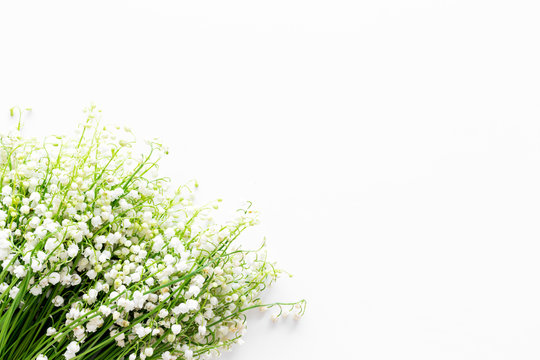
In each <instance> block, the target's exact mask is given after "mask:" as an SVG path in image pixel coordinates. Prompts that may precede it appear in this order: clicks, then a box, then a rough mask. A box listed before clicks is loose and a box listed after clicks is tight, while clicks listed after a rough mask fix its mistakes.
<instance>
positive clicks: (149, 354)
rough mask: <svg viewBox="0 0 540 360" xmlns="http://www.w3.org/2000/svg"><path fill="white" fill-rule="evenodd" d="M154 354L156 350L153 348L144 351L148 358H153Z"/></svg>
mask: <svg viewBox="0 0 540 360" xmlns="http://www.w3.org/2000/svg"><path fill="white" fill-rule="evenodd" d="M153 354H154V349H152V348H151V347H149V348H146V349H144V355H146V356H152V355H153Z"/></svg>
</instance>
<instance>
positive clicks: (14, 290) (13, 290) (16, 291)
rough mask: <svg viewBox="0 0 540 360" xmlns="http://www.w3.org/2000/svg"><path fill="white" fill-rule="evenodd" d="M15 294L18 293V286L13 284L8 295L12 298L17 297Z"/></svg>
mask: <svg viewBox="0 0 540 360" xmlns="http://www.w3.org/2000/svg"><path fill="white" fill-rule="evenodd" d="M17 294H19V288H18V287H16V286H13V287H12V288H11V289H10V290H9V297H10V298H12V299H15V298H16V297H17Z"/></svg>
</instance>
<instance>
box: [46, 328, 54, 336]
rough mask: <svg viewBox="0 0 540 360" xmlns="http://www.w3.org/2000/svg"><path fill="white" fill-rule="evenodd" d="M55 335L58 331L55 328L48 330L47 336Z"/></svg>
mask: <svg viewBox="0 0 540 360" xmlns="http://www.w3.org/2000/svg"><path fill="white" fill-rule="evenodd" d="M54 334H56V329H55V328H53V327H50V328H48V329H47V336H53V335H54Z"/></svg>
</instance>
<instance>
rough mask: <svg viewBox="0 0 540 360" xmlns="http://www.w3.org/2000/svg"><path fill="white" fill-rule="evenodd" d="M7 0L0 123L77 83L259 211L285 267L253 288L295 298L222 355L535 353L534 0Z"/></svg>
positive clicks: (75, 114)
mask: <svg viewBox="0 0 540 360" xmlns="http://www.w3.org/2000/svg"><path fill="white" fill-rule="evenodd" d="M9 3H10V4H8V2H7V1H6V2H2V3H1V5H0V19H1V20H0V114H3V115H1V118H2V121H3V122H2V126H7V124H8V123H9V122H10V120H9V119H8V116H7V114H8V109H9V108H10V107H11V106H13V105H20V106H30V107H32V108H33V112H32V114H31V115H30V116H29V117H27V118H26V120H25V122H26V131H28V133H31V134H41V133H54V132H62V133H70V132H71V131H72V129H73V128H74V126H75V125H74V124H75V123H76V122H77V121H80V120H81V119H82V111H81V110H82V109H83V108H84V107H86V106H87V105H88V104H89V103H90V102H91V101H93V102H95V103H96V104H97V105H98V106H99V107H100V108H101V109H103V113H104V118H105V119H107V120H108V121H111V122H114V123H118V124H121V125H129V126H131V127H133V128H134V129H135V131H137V133H138V134H139V135H141V136H142V137H160V138H162V139H163V141H164V142H166V143H167V144H169V146H170V148H171V152H170V153H171V155H170V156H169V158H168V160H167V163H166V165H165V166H164V167H163V172H164V173H165V174H166V175H170V176H171V177H173V178H175V179H178V180H179V181H184V180H187V179H191V178H197V179H198V180H199V182H200V184H201V190H200V196H201V197H202V198H208V199H212V198H217V197H222V198H224V199H225V202H226V204H231V205H230V206H231V207H234V206H236V205H237V204H238V203H240V201H242V200H252V201H254V203H255V206H256V207H257V208H258V209H259V210H261V212H262V221H263V222H262V225H261V226H260V227H259V229H258V230H257V233H256V234H252V241H253V244H257V243H258V242H259V240H260V236H262V235H260V234H265V235H266V236H267V239H268V244H269V251H270V256H271V257H272V258H273V259H275V260H277V261H278V262H279V264H280V265H281V266H282V267H283V268H285V269H287V270H288V271H290V272H291V273H293V274H294V275H295V277H293V278H292V279H288V278H284V279H283V280H282V281H281V282H279V283H278V284H277V285H276V286H275V287H274V288H273V289H272V290H271V291H270V292H268V293H267V295H266V299H267V300H269V301H271V300H295V299H300V298H306V299H307V300H308V310H307V313H306V316H305V317H304V318H303V319H302V320H301V321H299V322H295V321H294V320H292V319H287V320H284V321H281V322H280V323H278V324H273V323H272V322H271V321H270V314H266V315H264V316H261V315H260V314H259V313H253V314H250V327H249V332H248V335H247V337H246V344H245V345H243V346H242V347H238V348H236V349H235V351H234V352H233V353H231V354H227V355H226V356H225V357H224V358H225V359H227V360H231V359H235V360H252V359H257V360H270V359H366V360H378V359H392V360H394V359H414V360H424V359H426V360H428V359H429V360H433V359H436V360H444V359H460V360H461V359H465V360H469V359H470V360H482V359H489V360H496V359H512V360H514V359H520V360H528V359H538V358H540V260H539V258H540V105H539V104H540V51H539V49H540V47H539V37H540V21H539V20H538V19H539V16H540V5H538V2H537V1H518V0H514V1H496V0H490V1H480V0H466V1H458V0H456V1H451V0H448V1H433V0H432V1H427V0H426V1H420V0H413V1H404V0H394V1H389V0H386V1H385V0H373V1H316V0H309V1H308V0H306V1H296V0H284V1H280V0H273V1H266V2H261V1H255V0H246V1H233V0H220V1H191V2H180V1H146V2H143V1H123V2H120V1H95V0H94V1H88V2H79V1H62V2H60V1H36V2H32V3H29V2H25V1H17V2H15V1H13V2H9ZM11 123H13V121H12V120H11ZM255 235H256V236H255ZM250 241H251V240H250Z"/></svg>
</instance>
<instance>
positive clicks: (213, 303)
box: [0, 108, 305, 360]
mask: <svg viewBox="0 0 540 360" xmlns="http://www.w3.org/2000/svg"><path fill="white" fill-rule="evenodd" d="M140 146H141V145H140V144H139V143H138V142H136V140H135V138H134V136H133V134H132V132H131V130H129V129H127V128H124V129H122V128H118V127H107V126H102V125H100V124H99V121H98V120H97V119H96V111H95V109H94V108H90V109H88V119H87V121H86V123H84V124H81V127H80V129H79V133H78V135H77V136H76V137H60V136H54V137H50V138H46V139H45V140H43V139H41V140H38V139H35V138H25V137H23V136H21V134H20V132H19V131H15V132H12V133H9V134H3V135H0V307H1V309H2V311H1V316H0V358H1V359H3V360H35V359H37V360H56V359H66V360H71V359H84V360H86V359H92V360H108V359H124V360H128V359H129V360H135V359H143V360H144V359H146V360H157V359H162V360H176V359H187V360H189V359H199V358H202V357H204V356H208V355H216V354H219V352H220V351H222V350H224V349H229V348H230V346H231V345H232V344H234V343H238V342H241V337H242V335H243V334H244V333H245V331H246V318H245V311H247V310H249V309H253V308H258V307H259V308H266V307H272V306H276V307H278V308H279V309H280V313H281V311H282V310H283V309H284V308H287V311H292V312H294V313H295V314H296V316H299V315H301V314H303V312H304V309H305V302H304V301H300V302H296V303H274V304H263V303H262V302H261V300H260V293H261V291H263V290H264V289H265V288H267V287H268V286H269V285H270V284H272V283H273V282H274V281H275V280H276V279H277V277H278V275H279V273H280V271H279V270H278V269H276V268H275V267H274V265H273V264H272V263H270V262H268V261H267V260H266V255H265V251H264V247H261V248H260V249H257V250H245V249H243V248H242V247H240V246H239V245H237V241H236V240H237V239H238V237H239V236H240V234H241V233H242V232H243V231H244V230H245V229H247V228H248V227H251V226H253V225H255V224H256V223H257V221H258V220H257V213H256V212H255V211H253V210H251V206H250V205H246V206H245V207H244V208H243V209H240V210H239V211H238V213H237V214H238V216H237V217H236V218H235V219H233V220H232V221H230V222H227V223H225V224H218V223H216V222H215V221H214V219H213V212H214V211H215V209H217V207H218V204H219V201H216V202H213V203H211V204H208V205H204V206H195V205H194V198H193V188H196V187H197V184H196V183H195V184H190V185H185V186H181V187H179V188H173V187H172V186H171V182H170V181H169V180H168V179H166V178H162V177H159V176H158V172H157V168H158V163H159V159H160V158H161V157H162V156H163V155H165V154H166V153H167V149H166V148H165V147H164V146H163V145H161V144H160V143H158V142H156V141H154V142H148V143H146V148H145V149H140V148H139V147H140Z"/></svg>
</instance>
